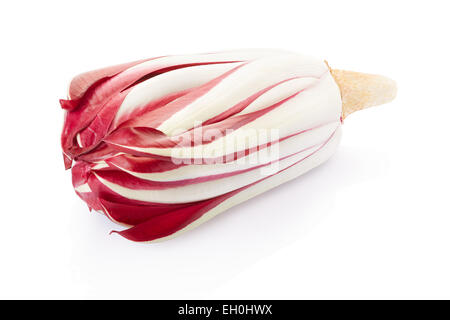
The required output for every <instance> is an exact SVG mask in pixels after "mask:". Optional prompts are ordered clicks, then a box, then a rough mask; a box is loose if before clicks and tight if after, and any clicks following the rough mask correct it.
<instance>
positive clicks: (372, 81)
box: [330, 68, 397, 119]
mask: <svg viewBox="0 0 450 320" xmlns="http://www.w3.org/2000/svg"><path fill="white" fill-rule="evenodd" d="M330 72H331V75H332V76H333V78H334V80H335V81H336V83H337V84H338V86H339V89H340V91H341V98H342V118H343V119H344V118H346V117H347V116H348V115H349V114H350V113H353V112H355V111H358V110H362V109H365V108H369V107H373V106H376V105H380V104H383V103H387V102H389V101H392V100H393V99H394V98H395V95H396V94H397V85H396V83H395V81H393V80H391V79H389V78H386V77H383V76H380V75H375V74H367V73H360V72H353V71H346V70H339V69H331V68H330Z"/></svg>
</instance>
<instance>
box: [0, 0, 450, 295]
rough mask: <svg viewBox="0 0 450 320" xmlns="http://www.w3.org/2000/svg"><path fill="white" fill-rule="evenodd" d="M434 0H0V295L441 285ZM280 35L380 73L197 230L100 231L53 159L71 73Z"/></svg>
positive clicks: (444, 90)
mask: <svg viewBox="0 0 450 320" xmlns="http://www.w3.org/2000/svg"><path fill="white" fill-rule="evenodd" d="M448 13H449V8H448V1H431V0H428V1H392V0H389V1H380V0H378V1H370V2H369V1H280V0H277V1H254V2H253V1H243V0H240V1H229V0H228V1H223V2H218V1H193V0H190V1H179V2H174V1H120V2H119V1H118V2H115V1H91V0H90V1H79V0H78V1H71V2H69V1H54V2H51V1H28V2H26V1H14V2H12V1H9V2H2V4H1V5H0V30H1V51H0V55H1V60H0V64H1V65H0V72H1V75H0V81H1V91H0V92H1V97H0V105H1V125H0V137H1V146H0V148H1V149H0V150H1V157H0V161H1V162H0V164H1V176H0V181H1V182H0V183H1V208H0V212H1V231H0V298H181V299H183V298H269V299H270V298H344V299H345V298H450V254H449V251H450V250H449V249H450V205H449V197H450V194H449V185H448V183H449V178H450V174H449V163H450V156H449V151H448V148H449V138H450V134H449V119H450V103H449V91H450V90H449V87H450V80H449V79H450V77H449V74H450V68H449V63H450V62H449V61H450V50H449V31H450V23H449V18H448ZM255 47H256V48H261V47H263V48H280V49H287V50H292V51H297V52H301V53H306V54H311V55H315V56H318V57H322V58H324V59H327V60H328V61H329V63H330V65H331V66H332V67H337V68H342V69H349V70H355V71H363V72H373V73H379V74H383V75H387V76H389V77H391V78H393V79H395V80H396V81H397V83H398V87H399V91H398V97H397V99H396V100H395V101H394V102H392V103H390V104H388V105H384V106H380V107H377V108H372V109H369V110H366V111H364V112H360V113H357V114H354V115H351V116H350V117H348V118H347V119H346V121H345V123H344V135H343V139H342V143H341V146H340V149H339V151H338V152H337V153H336V155H335V156H334V157H333V158H332V159H331V160H330V161H328V162H327V163H326V164H324V165H322V166H321V167H319V168H316V169H315V170H313V171H311V172H309V173H308V174H306V175H304V176H302V177H300V178H299V179H296V180H294V181H292V182H290V183H287V184H285V185H283V186H281V187H279V188H277V189H275V190H273V191H270V192H269V193H267V194H264V195H262V196H259V197H257V198H254V199H252V200H250V201H248V202H246V203H244V204H242V205H239V206H237V207H235V208H233V209H231V210H229V211H227V212H226V213H223V214H222V215H220V216H219V217H217V218H215V219H213V220H211V221H210V222H208V223H206V224H204V225H202V226H201V227H199V228H197V229H196V230H194V231H192V232H189V233H185V234H184V235H182V236H180V237H178V238H176V239H174V240H170V241H168V242H163V243H159V244H152V245H144V244H136V243H133V242H130V241H127V240H125V239H123V238H121V237H119V236H117V235H111V236H109V235H108V232H109V231H110V230H112V229H117V226H116V225H114V224H113V223H111V222H110V221H109V220H107V219H106V218H105V217H104V216H101V215H99V214H95V213H89V211H88V210H87V207H86V205H85V204H84V203H83V202H82V201H81V200H80V199H79V198H78V197H77V196H76V195H75V193H74V192H73V190H72V186H71V178H70V172H68V171H64V167H63V161H62V156H61V152H60V145H59V135H60V130H61V127H62V120H63V119H62V118H63V112H62V110H61V109H60V108H59V104H58V99H59V98H64V97H65V94H66V89H67V85H68V83H69V81H70V79H71V78H72V76H74V75H75V74H77V73H80V72H82V71H86V70H90V69H95V68H98V67H102V66H107V65H111V64H116V63H121V62H126V61H131V60H136V59H139V58H146V57H151V56H159V55H165V54H178V53H198V52H209V51H217V50H222V49H235V48H255Z"/></svg>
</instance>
